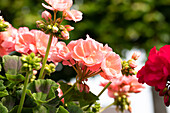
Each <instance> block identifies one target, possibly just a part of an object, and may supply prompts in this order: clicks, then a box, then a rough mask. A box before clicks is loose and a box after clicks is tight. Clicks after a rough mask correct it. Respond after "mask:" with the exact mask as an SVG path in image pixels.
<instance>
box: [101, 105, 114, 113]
mask: <svg viewBox="0 0 170 113" xmlns="http://www.w3.org/2000/svg"><path fill="white" fill-rule="evenodd" d="M112 105H114V103H111V104H109V105H108V106H106V107H104V108H103V109H101V110H100V112H99V113H101V112H103V111H104V110H106V109H107V108H109V107H110V106H112Z"/></svg>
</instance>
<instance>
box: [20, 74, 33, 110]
mask: <svg viewBox="0 0 170 113" xmlns="http://www.w3.org/2000/svg"><path fill="white" fill-rule="evenodd" d="M29 74H30V72H27V73H26V78H25V82H24V88H23V91H22V95H21V100H20V103H19V107H18V111H17V113H21V111H22V107H23V104H24V100H25V94H26V89H27V85H28V82H29Z"/></svg>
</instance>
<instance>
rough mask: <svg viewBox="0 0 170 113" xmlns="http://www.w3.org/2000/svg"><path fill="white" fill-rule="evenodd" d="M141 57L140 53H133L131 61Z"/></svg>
mask: <svg viewBox="0 0 170 113" xmlns="http://www.w3.org/2000/svg"><path fill="white" fill-rule="evenodd" d="M140 55H141V52H137V51H135V52H134V53H133V55H132V59H134V60H137V59H138V58H139V57H140Z"/></svg>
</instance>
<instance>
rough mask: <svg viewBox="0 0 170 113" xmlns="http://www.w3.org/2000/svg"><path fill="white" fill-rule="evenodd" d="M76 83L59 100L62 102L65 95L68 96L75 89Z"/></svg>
mask: <svg viewBox="0 0 170 113" xmlns="http://www.w3.org/2000/svg"><path fill="white" fill-rule="evenodd" d="M75 85H76V83H74V85H73V86H72V87H70V88H69V89H68V90H67V91H66V92H65V93H64V94H63V95H62V96H61V97H60V98H59V99H60V100H61V99H62V98H64V96H65V95H67V94H68V93H69V92H70V91H71V90H72V89H74V87H75Z"/></svg>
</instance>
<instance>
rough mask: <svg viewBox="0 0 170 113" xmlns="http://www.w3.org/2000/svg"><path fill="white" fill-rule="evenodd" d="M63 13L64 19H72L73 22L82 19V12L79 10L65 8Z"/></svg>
mask: <svg viewBox="0 0 170 113" xmlns="http://www.w3.org/2000/svg"><path fill="white" fill-rule="evenodd" d="M64 13H65V15H66V17H65V18H64V19H66V20H73V21H75V22H78V21H80V20H82V18H83V16H82V15H83V13H82V12H81V11H77V10H74V9H72V10H65V12H64Z"/></svg>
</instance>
